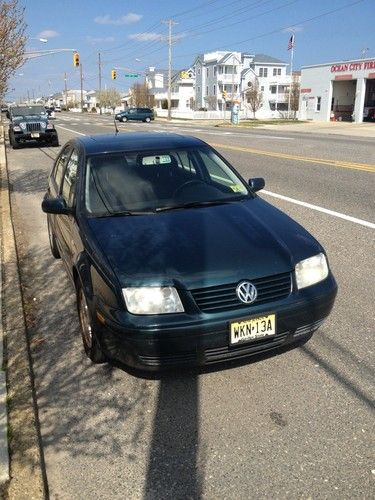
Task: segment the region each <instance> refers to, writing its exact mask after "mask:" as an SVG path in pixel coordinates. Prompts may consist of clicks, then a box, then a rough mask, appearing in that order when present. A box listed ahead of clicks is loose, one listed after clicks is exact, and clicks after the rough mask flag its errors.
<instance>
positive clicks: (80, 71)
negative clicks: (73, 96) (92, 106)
mask: <svg viewBox="0 0 375 500" xmlns="http://www.w3.org/2000/svg"><path fill="white" fill-rule="evenodd" d="M79 74H80V79H81V113H83V70H82V63H79Z"/></svg>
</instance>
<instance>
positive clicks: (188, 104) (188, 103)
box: [185, 99, 190, 108]
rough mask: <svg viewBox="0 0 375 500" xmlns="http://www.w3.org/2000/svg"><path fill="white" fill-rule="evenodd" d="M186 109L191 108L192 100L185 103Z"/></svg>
mask: <svg viewBox="0 0 375 500" xmlns="http://www.w3.org/2000/svg"><path fill="white" fill-rule="evenodd" d="M185 107H186V108H190V99H188V100H187V101H186V102H185Z"/></svg>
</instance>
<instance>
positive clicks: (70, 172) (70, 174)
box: [62, 150, 78, 207]
mask: <svg viewBox="0 0 375 500" xmlns="http://www.w3.org/2000/svg"><path fill="white" fill-rule="evenodd" d="M77 166H78V154H77V151H75V150H74V151H73V153H72V155H71V157H70V158H69V161H68V163H67V165H66V169H65V174H64V182H63V187H62V195H63V197H64V198H65V201H66V203H67V205H68V207H72V206H73V204H74V199H75V187H76V179H77Z"/></svg>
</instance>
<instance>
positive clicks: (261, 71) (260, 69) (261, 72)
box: [259, 68, 263, 76]
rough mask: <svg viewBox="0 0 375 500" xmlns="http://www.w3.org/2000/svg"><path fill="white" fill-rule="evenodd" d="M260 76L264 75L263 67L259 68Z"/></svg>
mask: <svg viewBox="0 0 375 500" xmlns="http://www.w3.org/2000/svg"><path fill="white" fill-rule="evenodd" d="M259 76H263V68H259Z"/></svg>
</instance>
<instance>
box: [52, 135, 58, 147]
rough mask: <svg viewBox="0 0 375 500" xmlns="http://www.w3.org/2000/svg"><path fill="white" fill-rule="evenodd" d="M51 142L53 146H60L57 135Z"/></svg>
mask: <svg viewBox="0 0 375 500" xmlns="http://www.w3.org/2000/svg"><path fill="white" fill-rule="evenodd" d="M51 144H52V146H53V147H55V148H58V147H59V146H60V144H59V139H58V138H57V137H55V138H53V139H52V143H51Z"/></svg>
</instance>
